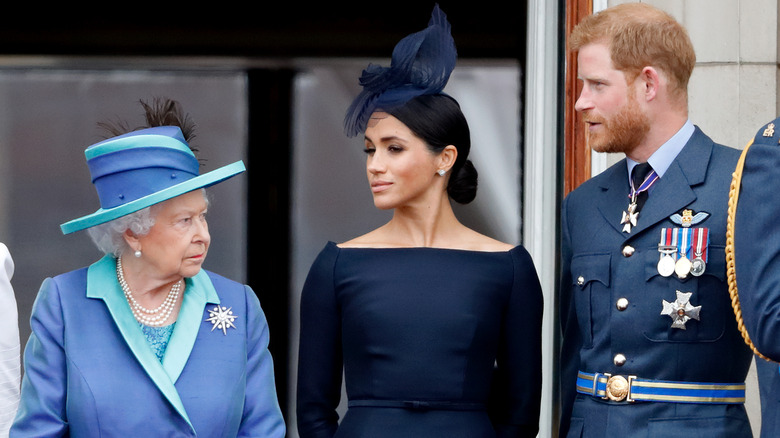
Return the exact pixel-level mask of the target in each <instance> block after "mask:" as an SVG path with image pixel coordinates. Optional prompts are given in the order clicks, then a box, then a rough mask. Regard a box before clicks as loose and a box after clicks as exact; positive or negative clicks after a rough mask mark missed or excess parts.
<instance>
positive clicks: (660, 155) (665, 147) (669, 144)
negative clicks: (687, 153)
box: [626, 120, 695, 184]
mask: <svg viewBox="0 0 780 438" xmlns="http://www.w3.org/2000/svg"><path fill="white" fill-rule="evenodd" d="M694 130H695V128H694V126H693V123H691V121H690V120H686V121H685V124H684V125H683V126H682V128H680V130H679V131H677V133H676V134H674V135H673V136H672V138H670V139H669V140H667V141H666V143H664V144H662V145H661V147H660V148H658V150H656V151H655V152H653V155H651V156H650V158H648V159H647V162H648V163H650V166H652V167H653V170H655V173H656V174H658V177H659V178H663V176H664V173H666V170H667V169H668V168H669V166H671V164H672V161H674V159H675V158H677V154H679V153H680V151H681V150H682V148H683V147H684V146H685V144H686V143H688V140H690V139H691V136H692V135H693V131H694ZM626 163H627V164H628V166H627V167H628V181H629V184H630V182H631V170H633V169H634V166H636V165H637V164H639V163H637V162H636V161H634V160H632V159H630V158H628V157H627V158H626Z"/></svg>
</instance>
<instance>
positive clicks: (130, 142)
mask: <svg viewBox="0 0 780 438" xmlns="http://www.w3.org/2000/svg"><path fill="white" fill-rule="evenodd" d="M147 147H164V148H171V149H176V150H178V151H180V152H184V153H185V154H187V155H191V156H193V157H194V156H195V154H193V153H192V150H190V147H189V146H187V145H186V144H185V143H182V142H181V141H179V140H177V139H176V138H173V137H170V136H167V135H158V134H144V135H134V136H127V137H114V138H110V139H108V140H106V141H104V142H101V143H97V144H94V145H92V146H90V147H88V148H87V149H86V150H85V151H84V155H86V156H87V161H89V160H91V159H93V158H95V157H99V156H101V155H104V154H109V153H111V152H116V151H121V150H127V149H134V148H147Z"/></svg>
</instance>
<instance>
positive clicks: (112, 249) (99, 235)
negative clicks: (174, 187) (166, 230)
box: [87, 207, 154, 258]
mask: <svg viewBox="0 0 780 438" xmlns="http://www.w3.org/2000/svg"><path fill="white" fill-rule="evenodd" d="M153 225H154V215H153V214H152V207H146V208H144V209H142V210H138V211H136V212H134V213H130V214H128V215H125V216H122V217H119V218H116V219H114V220H112V221H109V222H106V223H103V224H100V225H95V226H94V227H91V228H88V229H87V232H88V233H89V237H91V238H92V242H93V243H94V244H95V246H97V247H98V249H99V250H100V251H102V252H103V253H105V254H113V255H114V257H117V258H119V256H121V255H122V253H123V252H125V250H127V249H128V245H127V242H126V241H125V238H124V236H123V234H124V233H125V231H127V230H130V231H132V232H133V233H135V234H136V235H139V236H143V235H145V234H147V233H148V232H149V230H151V229H152V226H153Z"/></svg>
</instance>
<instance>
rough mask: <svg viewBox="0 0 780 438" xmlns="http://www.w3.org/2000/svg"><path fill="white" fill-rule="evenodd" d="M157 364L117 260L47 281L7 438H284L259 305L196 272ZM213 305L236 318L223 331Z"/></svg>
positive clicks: (246, 293)
mask: <svg viewBox="0 0 780 438" xmlns="http://www.w3.org/2000/svg"><path fill="white" fill-rule="evenodd" d="M186 282H187V283H186V289H185V292H184V298H183V302H182V305H181V310H180V312H179V316H178V318H177V322H176V326H175V328H174V332H173V334H172V336H171V339H170V342H169V344H168V348H167V350H166V352H165V356H164V359H163V361H162V363H161V362H160V361H158V360H157V358H156V357H155V355H154V354H153V352H152V349H151V348H149V346H148V344H147V342H146V339H145V338H144V336H143V334H142V332H141V330H140V327H139V326H138V323H137V322H136V321H135V318H134V317H133V315H132V313H131V312H130V310H129V306H128V305H127V303H126V301H125V298H124V296H123V294H122V291H121V289H120V287H119V284H118V282H117V280H116V271H115V261H114V259H113V258H112V257H108V256H106V257H104V258H103V259H101V260H100V261H99V262H97V263H95V264H94V265H92V266H90V267H89V268H88V269H87V268H84V269H80V270H77V271H73V272H69V273H67V274H63V275H60V276H57V277H54V278H49V279H46V280H45V281H44V282H43V285H42V286H41V289H40V292H39V294H38V296H37V298H36V300H35V304H34V305H33V312H32V318H31V326H32V335H31V336H30V340H29V342H28V344H27V347H26V349H25V353H24V366H25V373H24V378H23V381H22V400H21V403H20V406H19V412H18V414H17V417H16V420H15V422H14V425H13V427H12V429H11V436H12V437H42V436H46V437H56V436H72V437H130V436H133V437H195V436H198V437H208V438H212V437H236V436H240V437H250V436H251V437H283V436H284V434H285V427H284V423H283V420H282V415H281V412H280V409H279V405H278V402H277V398H276V390H275V388H274V378H273V364H272V359H271V356H270V354H269V351H268V349H267V346H268V339H269V338H268V336H269V335H268V326H267V324H266V320H265V316H264V314H263V312H262V310H261V308H260V303H259V301H258V300H257V297H256V296H255V294H254V293H253V292H252V290H251V289H250V288H249V287H247V286H244V285H241V284H238V283H235V282H233V281H230V280H227V279H225V278H223V277H220V276H218V275H215V274H213V273H210V272H206V271H203V270H201V271H200V272H199V273H198V274H197V275H196V276H194V277H192V278H190V279H187V280H186ZM217 305H219V306H223V307H227V308H230V309H231V310H232V312H233V314H234V315H237V316H238V318H237V319H236V320H235V322H234V325H235V328H233V327H228V328H226V330H225V331H224V332H223V331H222V330H221V329H220V328H218V327H215V326H213V325H212V323H211V322H209V321H207V319H208V318H209V317H210V313H209V310H213V309H214V308H215V307H216V306H217Z"/></svg>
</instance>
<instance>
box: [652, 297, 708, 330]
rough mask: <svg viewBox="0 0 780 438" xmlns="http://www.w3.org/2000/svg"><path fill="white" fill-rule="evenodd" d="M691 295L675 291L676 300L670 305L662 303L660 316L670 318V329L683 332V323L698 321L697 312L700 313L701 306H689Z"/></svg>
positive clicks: (665, 302) (664, 301) (666, 302)
mask: <svg viewBox="0 0 780 438" xmlns="http://www.w3.org/2000/svg"><path fill="white" fill-rule="evenodd" d="M691 295H693V292H680V291H679V290H678V291H677V300H676V301H674V302H673V303H670V302H668V301H666V300H662V301H663V306H664V308H663V310H661V315H667V316H669V317H670V318H672V328H676V329H681V330H685V323H686V322H688V321H689V320H691V319H695V320H696V321H699V312H701V306H695V307H694V306H693V305H692V304H691Z"/></svg>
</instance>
